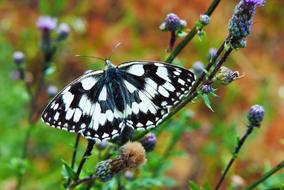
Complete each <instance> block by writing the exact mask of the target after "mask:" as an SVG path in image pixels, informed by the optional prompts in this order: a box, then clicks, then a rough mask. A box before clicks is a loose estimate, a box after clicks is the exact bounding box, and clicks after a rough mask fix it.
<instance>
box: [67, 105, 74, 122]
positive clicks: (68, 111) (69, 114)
mask: <svg viewBox="0 0 284 190" xmlns="http://www.w3.org/2000/svg"><path fill="white" fill-rule="evenodd" d="M74 111H75V109H72V108H71V109H68V110H67V113H66V115H65V119H66V120H69V119H71V118H72V117H73V114H74Z"/></svg>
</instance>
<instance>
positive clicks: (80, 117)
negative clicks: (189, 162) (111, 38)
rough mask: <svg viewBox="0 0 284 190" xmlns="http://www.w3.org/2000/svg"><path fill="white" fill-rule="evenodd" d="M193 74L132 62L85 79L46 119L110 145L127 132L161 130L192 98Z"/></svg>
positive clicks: (60, 99)
mask: <svg viewBox="0 0 284 190" xmlns="http://www.w3.org/2000/svg"><path fill="white" fill-rule="evenodd" d="M193 83H194V75H193V73H192V72H191V71H188V70H186V69H183V68H181V67H177V66H174V65H170V64H166V63H161V62H148V61H132V62H126V63H123V64H121V65H119V66H117V67H107V68H106V69H105V70H104V71H93V72H89V73H87V74H84V75H83V76H82V77H80V78H78V79H76V80H74V81H73V82H72V83H70V84H69V85H68V86H67V87H65V88H64V89H63V90H62V91H61V92H59V93H58V95H56V96H55V98H53V100H52V101H51V102H50V103H49V105H48V106H47V107H46V109H45V110H44V112H43V114H42V119H43V121H44V122H45V123H47V124H49V125H50V126H52V127H56V128H60V129H63V130H67V131H70V132H75V133H80V134H82V135H83V136H85V137H86V138H88V139H95V140H99V141H102V140H108V139H112V138H114V137H115V136H118V135H120V134H121V132H122V130H123V129H124V127H125V126H129V127H131V128H133V129H149V128H153V127H155V126H157V125H158V124H159V123H160V122H161V121H162V120H163V119H164V118H165V117H166V116H167V115H168V113H169V111H170V109H171V108H172V107H173V106H175V105H176V104H177V103H178V102H180V100H181V98H182V97H183V96H185V95H186V94H188V93H189V90H190V88H191V86H192V85H193Z"/></svg>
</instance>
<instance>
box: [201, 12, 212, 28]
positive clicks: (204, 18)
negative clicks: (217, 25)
mask: <svg viewBox="0 0 284 190" xmlns="http://www.w3.org/2000/svg"><path fill="white" fill-rule="evenodd" d="M199 21H200V23H201V24H202V25H203V26H205V25H208V24H209V22H210V17H209V16H208V15H200V17H199Z"/></svg>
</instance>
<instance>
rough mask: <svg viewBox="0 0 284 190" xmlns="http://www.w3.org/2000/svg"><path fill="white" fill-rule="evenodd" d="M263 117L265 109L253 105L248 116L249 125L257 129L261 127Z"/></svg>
mask: <svg viewBox="0 0 284 190" xmlns="http://www.w3.org/2000/svg"><path fill="white" fill-rule="evenodd" d="M263 117H264V108H263V107H262V106H260V105H253V106H252V107H251V108H250V110H249V112H248V114H247V118H248V121H249V125H250V126H255V127H259V126H260V123H261V121H262V120H263Z"/></svg>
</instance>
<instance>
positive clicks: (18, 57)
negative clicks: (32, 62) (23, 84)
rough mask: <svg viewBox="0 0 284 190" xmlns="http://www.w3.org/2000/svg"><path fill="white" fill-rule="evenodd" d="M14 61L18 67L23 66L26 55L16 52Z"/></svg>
mask: <svg viewBox="0 0 284 190" xmlns="http://www.w3.org/2000/svg"><path fill="white" fill-rule="evenodd" d="M13 61H14V63H16V64H17V65H20V64H22V63H23V62H24V61H25V54H24V53H23V52H21V51H15V52H14V53H13Z"/></svg>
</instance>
